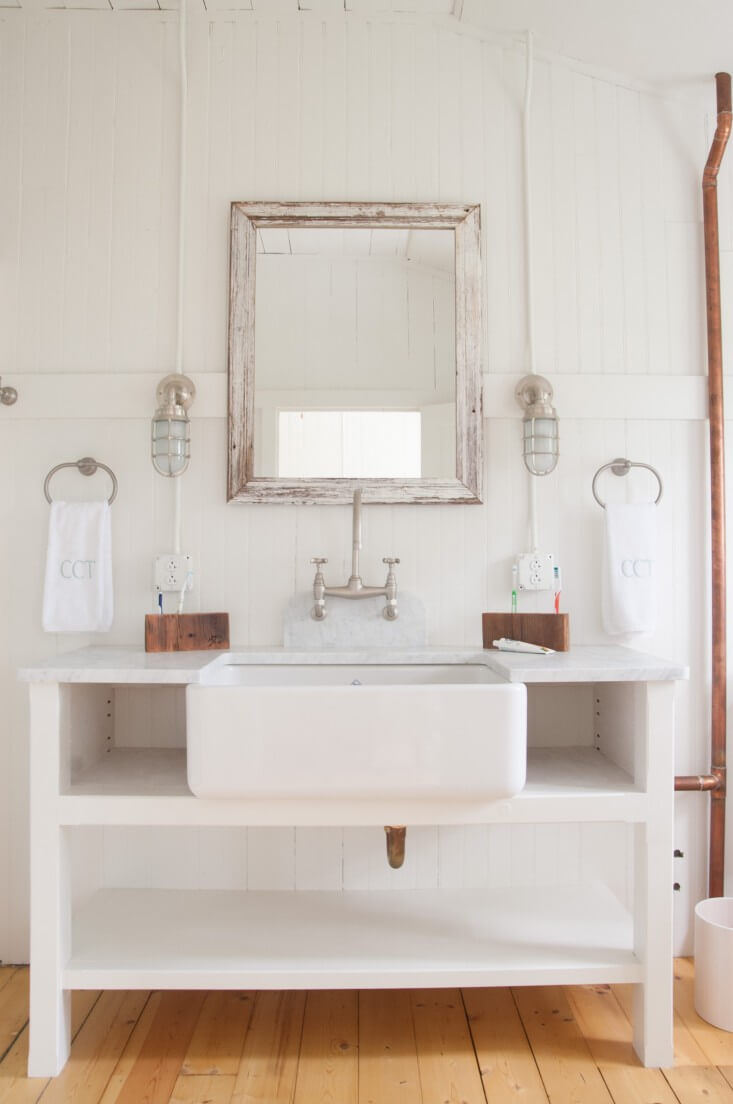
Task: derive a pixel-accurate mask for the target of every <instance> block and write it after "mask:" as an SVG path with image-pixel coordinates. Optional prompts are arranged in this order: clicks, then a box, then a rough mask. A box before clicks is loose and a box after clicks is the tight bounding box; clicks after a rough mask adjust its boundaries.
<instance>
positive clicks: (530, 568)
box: [517, 552, 555, 590]
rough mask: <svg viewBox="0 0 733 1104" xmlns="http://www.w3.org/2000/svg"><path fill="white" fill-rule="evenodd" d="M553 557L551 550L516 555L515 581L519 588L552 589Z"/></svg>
mask: <svg viewBox="0 0 733 1104" xmlns="http://www.w3.org/2000/svg"><path fill="white" fill-rule="evenodd" d="M554 567H555V557H554V556H553V554H552V552H525V553H524V555H522V556H517V582H518V583H519V589H520V590H552V589H553V585H554V576H553V568H554Z"/></svg>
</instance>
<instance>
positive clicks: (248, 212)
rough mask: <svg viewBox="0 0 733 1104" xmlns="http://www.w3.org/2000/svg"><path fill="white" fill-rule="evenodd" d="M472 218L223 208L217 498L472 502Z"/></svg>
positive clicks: (452, 208) (456, 209)
mask: <svg viewBox="0 0 733 1104" xmlns="http://www.w3.org/2000/svg"><path fill="white" fill-rule="evenodd" d="M480 234H481V228H480V210H479V207H478V206H476V205H460V204H431V203H277V202H275V203H233V204H232V221H231V255H230V298H229V440H228V444H229V465H228V493H229V498H230V499H236V500H238V501H241V502H312V503H330V502H351V500H352V496H353V492H354V491H355V490H356V489H359V490H360V491H361V492H362V494H363V497H364V501H365V502H420V503H422V502H467V503H470V502H480V500H481V443H482V421H481V419H482V411H481V354H480V345H481V340H480V339H481V288H480Z"/></svg>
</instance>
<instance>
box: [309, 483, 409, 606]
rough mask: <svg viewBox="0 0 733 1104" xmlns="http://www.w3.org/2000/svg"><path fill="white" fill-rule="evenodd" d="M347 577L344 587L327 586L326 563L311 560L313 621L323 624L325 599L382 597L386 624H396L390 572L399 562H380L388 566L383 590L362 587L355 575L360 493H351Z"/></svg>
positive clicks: (389, 558)
mask: <svg viewBox="0 0 733 1104" xmlns="http://www.w3.org/2000/svg"><path fill="white" fill-rule="evenodd" d="M351 536H352V541H351V575H350V576H349V581H348V583H346V585H345V586H337V587H329V586H326V580H325V579H324V577H323V571H322V570H321V568H322V565H323V564H325V563H328V560H327V559H325V558H324V557H322V556H316V557H314V558H313V559H312V560H311V563H312V564H315V565H316V575H315V578H314V580H313V598H314V601H315V604H314V606H313V609H312V611H311V616H312V617H313V618H314V619H315V620H316V621H323V619H324V618H325V616H326V612H327V611H326V598H327V597H333V598H375V597H379V596H383V597H384V598H385V599H386V601H385V606H384V611H383V612H384V616H385V617H386V618H387V620H388V621H396V620H397V617H398V616H399V611H398V609H397V577H396V575H395V573H394V565H395V564H398V563H399V562H400V561H399V559H397V558H396V557H394V556H385V557H384V559H383V560H382V563H385V564H387V565H388V568H387V579H386V582H385V584H384V586H383V587H373V586H365V585H364V583H363V582H362V580H361V575H360V574H359V552H360V551H361V491H354V503H353V509H352V521H351Z"/></svg>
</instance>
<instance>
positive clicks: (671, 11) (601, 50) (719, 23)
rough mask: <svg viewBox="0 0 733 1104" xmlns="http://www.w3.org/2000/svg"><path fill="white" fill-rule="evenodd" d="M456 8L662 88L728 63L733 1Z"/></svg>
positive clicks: (703, 79) (534, 1)
mask: <svg viewBox="0 0 733 1104" xmlns="http://www.w3.org/2000/svg"><path fill="white" fill-rule="evenodd" d="M408 2H409V0H408ZM456 11H457V13H458V14H460V17H461V18H462V19H463V20H464V21H465V22H467V23H469V24H474V25H476V26H481V27H485V28H486V29H488V30H492V31H496V32H507V31H508V32H512V33H516V34H520V35H524V34H525V32H526V30H527V28H531V30H532V33H533V36H534V42H535V49H536V50H543V49H544V50H548V51H551V52H553V53H558V54H562V55H564V56H565V57H570V58H575V59H577V60H579V61H583V62H588V63H590V64H591V65H599V66H603V67H604V68H607V69H613V70H615V71H617V72H619V73H625V74H628V75H630V76H632V77H636V78H637V79H640V80H642V81H648V82H651V83H653V84H658V85H660V86H663V87H668V86H669V87H677V88H679V87H680V86H684V85H689V86H692V85H697V86H698V87H704V86H705V85H706V84H710V85H711V86H712V87H714V85H713V84H712V81H713V76H714V74H715V73H716V72H718V71H720V70H725V71H727V72H730V71H731V70H732V69H733V0H462V6H461V0H458V2H457V5H456ZM714 98H715V96H714V91H713V101H714Z"/></svg>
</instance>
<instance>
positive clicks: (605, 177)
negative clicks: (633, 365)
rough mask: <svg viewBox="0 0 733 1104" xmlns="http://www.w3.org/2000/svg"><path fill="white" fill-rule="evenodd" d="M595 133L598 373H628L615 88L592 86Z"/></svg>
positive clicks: (610, 86)
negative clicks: (597, 241)
mask: <svg viewBox="0 0 733 1104" xmlns="http://www.w3.org/2000/svg"><path fill="white" fill-rule="evenodd" d="M593 95H594V100H595V123H596V127H597V130H598V140H597V145H596V153H597V157H598V178H597V188H598V211H599V215H600V218H599V230H600V257H599V261H600V265H599V267H600V308H601V371H604V372H618V373H622V372H627V371H628V364H627V362H626V346H625V341H624V337H625V333H626V327H625V319H624V302H623V296H624V279H623V253H622V248H623V247H622V237H621V235H622V225H621V196H620V185H619V148H618V136H619V131H618V128H619V122H618V111H617V104H616V88H615V87H614V86H613V85H612V84H604V83H602V82H601V81H598V80H596V81H594V82H593Z"/></svg>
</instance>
